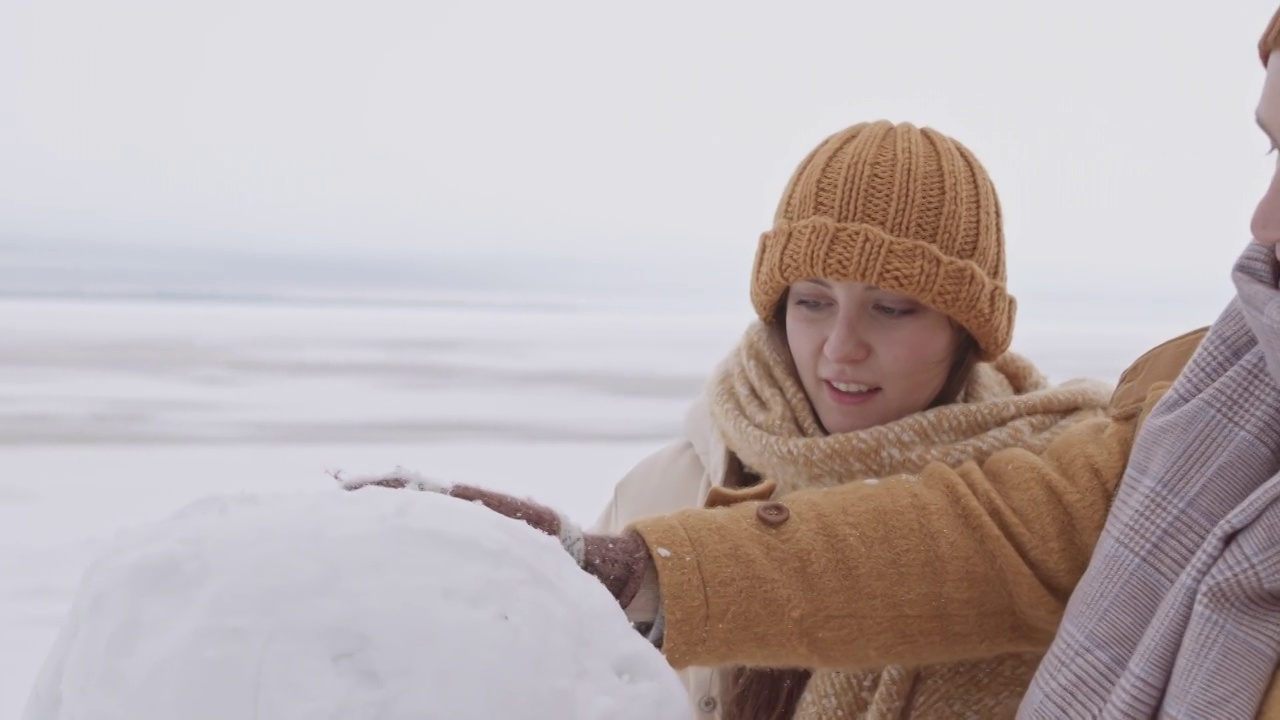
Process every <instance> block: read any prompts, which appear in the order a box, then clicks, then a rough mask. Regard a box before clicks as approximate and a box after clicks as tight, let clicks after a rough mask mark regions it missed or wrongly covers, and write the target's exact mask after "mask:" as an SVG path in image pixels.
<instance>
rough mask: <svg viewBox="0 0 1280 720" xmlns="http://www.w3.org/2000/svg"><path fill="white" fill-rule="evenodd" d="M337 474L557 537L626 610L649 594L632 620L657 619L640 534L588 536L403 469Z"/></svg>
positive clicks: (530, 506) (520, 506) (551, 518)
mask: <svg viewBox="0 0 1280 720" xmlns="http://www.w3.org/2000/svg"><path fill="white" fill-rule="evenodd" d="M332 475H333V478H334V479H335V480H337V481H338V484H339V485H340V486H341V487H342V489H344V490H359V489H362V488H367V487H383V488H390V489H396V490H402V489H407V490H418V491H421V492H435V493H441V494H443V495H448V496H450V497H455V498H458V499H459V500H467V501H469V502H474V503H478V504H480V505H483V506H485V507H486V508H489V509H490V510H492V511H494V512H496V513H498V514H499V515H504V516H506V517H508V518H511V519H512V520H519V521H520V522H523V523H525V524H527V525H529V526H531V527H533V528H534V529H535V530H538V531H541V532H543V533H546V534H547V535H550V536H552V537H554V538H557V539H558V540H559V541H560V544H561V545H562V546H563V547H564V549H565V550H566V551H567V552H568V553H569V554H570V555H571V556H572V557H573V559H574V560H575V561H576V562H577V563H578V566H579V567H581V568H582V569H583V570H586V571H587V572H589V573H591V574H592V575H594V576H595V577H596V579H598V580H599V581H600V582H601V583H603V584H604V586H605V587H606V588H608V590H609V592H610V593H612V594H613V597H614V598H615V599H617V601H618V604H619V605H620V606H622V608H623V609H624V610H630V608H629V606H630V605H631V604H632V602H633V601H635V600H637V595H639V594H641V592H640V591H641V588H642V587H643V588H644V589H645V592H644V593H643V598H641V600H642V602H637V603H636V606H637V607H636V608H635V611H638V612H631V611H629V612H628V613H627V614H628V616H629V617H631V619H632V620H634V621H647V620H652V618H651V617H646V616H649V615H651V614H656V611H657V610H656V605H657V600H656V595H657V577H656V572H655V571H654V570H653V568H652V565H653V560H652V559H651V558H650V557H649V549H648V547H647V546H646V545H645V544H644V540H643V539H642V538H641V537H640V536H639V535H638V534H637V533H634V532H626V533H623V534H622V535H596V534H588V533H583V532H582V529H581V528H579V527H578V526H577V525H576V524H575V523H574V522H573V521H571V520H569V518H568V517H566V516H565V515H564V514H563V513H560V512H557V511H556V510H554V509H552V508H550V507H547V506H546V505H542V504H539V503H537V502H534V501H533V500H527V499H521V498H518V497H515V496H513V495H507V494H505V493H500V492H496V491H493V490H485V489H484V488H479V487H474V486H471V485H448V484H445V483H442V482H439V481H437V480H432V479H430V478H426V477H423V476H421V475H418V474H417V473H415V472H412V471H409V470H404V469H402V468H396V470H395V471H393V472H390V473H386V474H384V475H373V476H364V477H352V478H348V477H344V476H343V475H342V473H341V472H334V473H332ZM646 580H648V582H646Z"/></svg>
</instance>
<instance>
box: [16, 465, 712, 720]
mask: <svg viewBox="0 0 1280 720" xmlns="http://www.w3.org/2000/svg"><path fill="white" fill-rule="evenodd" d="M691 715H692V713H691V708H690V705H689V701H688V699H687V696H686V695H685V692H684V689H683V688H682V687H681V685H680V683H679V680H678V679H677V677H676V675H675V673H674V672H673V671H672V670H671V668H670V667H669V666H668V665H667V663H666V661H665V660H664V659H663V658H662V656H661V655H660V654H659V653H658V652H657V651H656V650H655V649H653V648H652V647H651V646H650V645H649V644H648V643H647V642H646V641H645V640H644V638H643V637H641V636H640V635H639V634H638V633H636V632H635V631H634V630H633V629H632V628H631V627H630V626H629V625H628V624H627V622H626V620H625V618H624V616H623V614H622V612H621V611H620V610H619V609H618V607H617V604H616V603H615V602H614V600H613V598H612V597H611V596H610V595H609V593H608V591H606V590H605V589H604V587H603V586H601V585H600V583H599V582H597V581H596V580H595V579H594V578H592V577H591V576H589V575H587V574H586V573H584V572H582V571H581V570H579V569H578V568H577V567H576V566H575V565H574V563H573V561H572V560H571V559H570V558H569V557H568V555H567V554H566V553H565V552H564V550H563V549H562V548H561V547H560V545H559V543H558V542H556V541H555V540H554V539H552V538H549V537H546V536H544V535H542V534H541V533H538V532H537V531H536V530H533V529H532V528H529V527H527V526H526V525H524V524H523V523H519V522H515V521H511V520H508V519H506V518H503V517H501V516H498V515H497V514H495V513H492V512H490V511H488V510H486V509H484V508H483V507H477V506H475V505H473V504H471V503H467V502H462V501H459V500H455V499H453V498H449V497H446V496H442V495H436V494H433V493H414V492H405V491H397V490H383V489H380V488H369V489H366V490H361V491H359V492H355V493H346V492H325V493H317V494H299V495H275V496H262V495H246V496H234V497H214V498H209V499H206V500H203V501H200V502H197V503H195V504H193V505H191V506H189V507H187V508H185V509H183V510H182V511H180V512H179V513H177V514H176V515H175V516H173V517H171V518H169V519H167V520H164V521H161V522H157V523H155V524H152V525H149V526H145V527H140V528H137V529H133V530H130V531H128V532H126V533H122V534H121V535H120V536H119V537H118V538H117V539H116V540H115V541H114V542H112V543H111V544H110V546H109V547H108V548H107V549H106V550H105V551H104V552H103V554H102V555H101V556H100V557H99V558H98V560H97V561H95V563H94V564H93V565H92V566H90V568H89V569H88V571H87V572H86V573H85V576H84V578H83V580H82V582H81V586H80V588H79V591H78V594H77V597H76V599H75V602H74V604H73V606H72V609H71V612H70V616H69V617H68V619H67V621H66V623H65V625H64V627H63V628H62V631H61V633H60V634H59V636H58V639H57V640H56V642H55V643H54V646H53V648H52V649H51V651H50V653H49V656H48V657H47V659H46V660H45V663H44V666H43V667H42V668H41V671H40V676H39V677H38V679H37V680H36V683H35V686H34V687H33V688H32V691H31V695H30V697H29V699H28V703H27V707H26V711H25V714H24V720H125V719H126V718H127V719H128V720H173V719H174V718H184V720H232V719H235V720H250V719H253V720H428V719H437V718H438V719H439V720H471V719H476V720H480V719H481V718H483V719H484V720H491V719H493V718H501V719H503V720H597V719H598V720H605V719H606V718H607V719H609V720H659V719H662V720H667V719H668V718H689V717H691Z"/></svg>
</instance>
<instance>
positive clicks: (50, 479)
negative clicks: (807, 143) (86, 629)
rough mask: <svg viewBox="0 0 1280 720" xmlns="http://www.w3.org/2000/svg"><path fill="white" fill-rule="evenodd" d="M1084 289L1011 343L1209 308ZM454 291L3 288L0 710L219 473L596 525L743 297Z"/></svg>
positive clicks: (1066, 357)
mask: <svg viewBox="0 0 1280 720" xmlns="http://www.w3.org/2000/svg"><path fill="white" fill-rule="evenodd" d="M744 272H745V269H744ZM1092 297H1093V296H1092V294H1091V293H1083V294H1081V295H1079V296H1078V297H1072V298H1067V299H1064V300H1063V301H1061V302H1058V303H1055V304H1052V305H1046V304H1044V303H1035V302H1024V303H1023V304H1022V305H1021V307H1020V308H1019V318H1018V330H1017V338H1018V339H1017V342H1016V343H1015V349H1018V350H1020V351H1022V352H1024V353H1026V354H1028V355H1029V356H1030V357H1031V358H1032V359H1033V360H1034V361H1035V362H1037V363H1038V364H1040V366H1041V367H1042V369H1044V370H1045V371H1046V372H1047V373H1049V374H1050V375H1051V376H1053V377H1054V378H1056V379H1059V380H1061V379H1065V378H1067V377H1071V376H1073V375H1090V376H1096V377H1101V378H1104V379H1111V380H1114V379H1115V377H1116V375H1117V374H1118V373H1119V372H1120V371H1121V370H1123V369H1124V368H1125V367H1126V366H1127V365H1128V364H1129V363H1130V362H1132V361H1133V360H1134V359H1135V358H1136V357H1137V356H1138V355H1139V354H1141V353H1142V352H1143V351H1145V350H1147V349H1148V348H1149V347H1151V345H1153V344H1154V343H1156V342H1159V341H1160V340H1162V339H1166V338H1168V337H1172V336H1174V335H1176V334H1179V333H1181V332H1183V331H1185V330H1188V329H1190V328H1192V327H1195V326H1196V325H1202V324H1207V323H1208V322H1211V321H1212V320H1213V316H1214V315H1216V313H1217V311H1218V310H1219V309H1220V308H1218V307H1204V308H1200V309H1198V310H1196V309H1194V308H1188V307H1181V306H1179V307H1172V306H1168V307H1166V306H1165V305H1160V306H1159V307H1154V306H1152V307H1147V306H1143V305H1142V304H1141V303H1136V302H1135V303H1129V302H1126V303H1124V304H1123V305H1119V306H1117V305H1115V304H1114V303H1103V304H1102V306H1101V307H1098V306H1097V305H1090V303H1091V302H1093V300H1092ZM1025 299H1026V298H1022V297H1020V300H1025ZM453 300H454V301H453V302H451V303H449V304H447V305H443V304H441V305H434V306H408V305H400V306H374V305H369V306H344V305H338V304H314V305H291V304H272V303H246V302H215V301H209V302H185V301H181V302H180V301H174V302H170V301H164V300H151V301H142V300H138V301H102V300H19V299H13V300H0V467H3V469H4V472H2V473H0V719H2V720H13V719H16V718H18V717H20V714H21V712H22V708H23V706H24V704H25V702H26V699H27V696H28V694H29V692H30V689H31V686H32V683H33V681H34V680H35V678H36V675H37V672H38V669H39V667H40V664H41V662H42V661H43V660H44V658H45V657H46V655H47V654H48V652H49V648H50V646H51V645H52V643H53V641H54V639H55V637H56V636H57V634H58V631H59V629H60V628H61V626H62V624H63V622H64V620H65V619H66V618H67V613H68V612H69V610H70V606H71V602H72V598H73V596H74V595H75V593H76V590H77V588H78V587H79V584H80V579H81V575H82V574H83V573H84V571H85V568H86V567H88V566H89V564H90V562H91V561H92V559H93V558H94V557H95V556H96V554H97V553H98V552H99V551H100V550H101V549H102V547H103V546H104V545H105V544H107V543H109V542H110V541H111V540H112V538H113V537H114V536H115V535H116V533H118V532H119V531H120V530H122V529H125V528H128V527H131V526H134V525H137V524H139V523H147V522H152V521H154V520H156V519H157V518H163V517H166V516H168V515H169V514H171V513H173V512H174V511H175V510H176V509H177V508H180V507H183V506H184V505H187V504H189V503H191V502H193V501H195V500H197V499H199V498H201V497H205V496H208V495H211V494H236V493H255V494H256V493H299V492H302V493H307V492H312V491H315V490H316V488H317V486H319V487H321V488H324V489H328V488H330V487H331V486H332V484H333V481H332V480H331V479H330V478H329V477H328V476H327V475H326V474H325V471H326V470H328V469H343V470H346V471H347V472H352V473H360V472H379V471H383V470H385V469H387V468H389V467H395V466H396V465H403V466H405V467H411V468H414V469H415V470H418V471H420V472H422V473H423V474H425V475H429V476H431V477H436V478H439V479H441V480H444V481H447V482H463V483H470V484H474V485H479V486H482V487H490V488H494V489H496V490H500V491H503V492H510V493H516V494H519V495H521V496H527V497H532V498H534V499H536V500H538V501H540V502H543V503H545V504H547V505H551V506H552V507H555V508H558V509H560V510H562V511H565V512H566V513H567V514H568V515H569V516H570V517H571V518H573V519H574V520H575V521H577V522H579V523H581V524H583V525H588V524H590V523H591V522H592V521H594V520H595V519H596V517H597V515H598V514H599V512H600V509H601V508H602V507H603V506H604V504H605V503H606V502H607V501H608V499H609V497H610V495H611V493H612V490H613V484H614V483H615V482H617V480H618V479H619V478H621V477H622V476H623V475H624V474H625V473H626V472H627V471H628V470H630V469H631V468H632V467H633V466H634V465H635V463H636V462H638V461H639V460H640V459H641V458H643V457H645V456H646V455H647V454H649V453H651V452H653V451H654V450H657V449H658V448H659V447H661V446H662V445H664V444H665V443H667V442H669V441H670V439H671V438H673V437H675V436H676V434H677V433H678V432H679V430H680V426H681V420H682V417H683V413H684V411H685V408H686V407H687V406H688V403H689V401H690V400H691V399H692V398H693V397H694V396H695V395H696V394H697V392H698V391H699V389H700V388H701V386H702V383H703V381H704V380H705V378H706V376H707V374H708V373H710V372H711V370H712V368H713V367H714V365H715V363H716V362H718V361H719V360H720V359H721V357H723V355H724V354H725V353H726V352H727V351H728V349H729V348H730V347H731V346H732V344H733V343H734V342H735V341H736V340H737V338H738V337H739V336H740V335H741V333H742V330H743V328H744V327H745V324H746V323H747V322H748V321H749V320H750V317H751V313H750V309H749V308H747V307H746V306H745V301H743V305H742V307H741V310H740V311H735V312H721V311H718V310H716V309H714V308H706V307H703V306H701V305H697V304H689V303H685V302H684V301H680V302H675V303H674V304H675V305H676V307H675V308H674V309H673V308H672V304H673V303H668V304H667V305H666V306H662V307H658V306H654V307H645V308H635V307H630V308H627V307H619V306H618V303H614V302H611V301H608V300H602V299H598V298H597V299H594V300H592V299H587V298H584V299H579V300H580V302H578V303H577V304H576V305H575V306H574V307H567V308H550V307H547V306H545V305H540V304H538V303H534V302H524V301H523V300H520V299H516V300H515V301H509V300H510V299H509V298H494V297H493V296H491V295H490V294H487V293H481V297H480V298H479V300H476V299H470V300H468V299H464V298H458V297H454V298H453ZM504 303H505V304H504ZM735 307H736V306H735ZM1117 307H1119V308H1120V310H1119V311H1118V310H1117Z"/></svg>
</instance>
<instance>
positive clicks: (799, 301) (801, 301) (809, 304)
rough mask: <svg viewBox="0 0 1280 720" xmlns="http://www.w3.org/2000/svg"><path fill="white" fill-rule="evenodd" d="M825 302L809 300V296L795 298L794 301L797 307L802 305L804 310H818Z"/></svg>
mask: <svg viewBox="0 0 1280 720" xmlns="http://www.w3.org/2000/svg"><path fill="white" fill-rule="evenodd" d="M825 304H826V303H824V302H822V301H821V300H811V299H809V298H796V301H795V305H797V306H798V307H802V308H804V309H805V310H818V309H820V308H822V306H823V305H825Z"/></svg>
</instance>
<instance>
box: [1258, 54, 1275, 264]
mask: <svg viewBox="0 0 1280 720" xmlns="http://www.w3.org/2000/svg"><path fill="white" fill-rule="evenodd" d="M1257 115H1258V125H1259V127H1261V128H1262V131H1263V132H1264V133H1266V135H1267V137H1268V138H1269V139H1270V140H1271V146H1272V148H1273V149H1275V148H1280V51H1276V52H1273V53H1271V59H1270V60H1268V61H1267V79H1266V81H1265V82H1264V83H1263V85H1262V98H1261V99H1260V100H1259V101H1258V111H1257ZM1251 229H1252V230H1253V238H1254V239H1255V240H1257V241H1258V242H1260V243H1266V244H1268V245H1275V246H1276V257H1277V258H1280V153H1276V167H1275V170H1274V171H1273V174H1272V176H1271V186H1270V187H1268V188H1267V192H1266V193H1265V194H1264V195H1263V196H1262V199H1261V200H1259V201H1258V209H1257V210H1254V211H1253V223H1252V227H1251Z"/></svg>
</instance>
